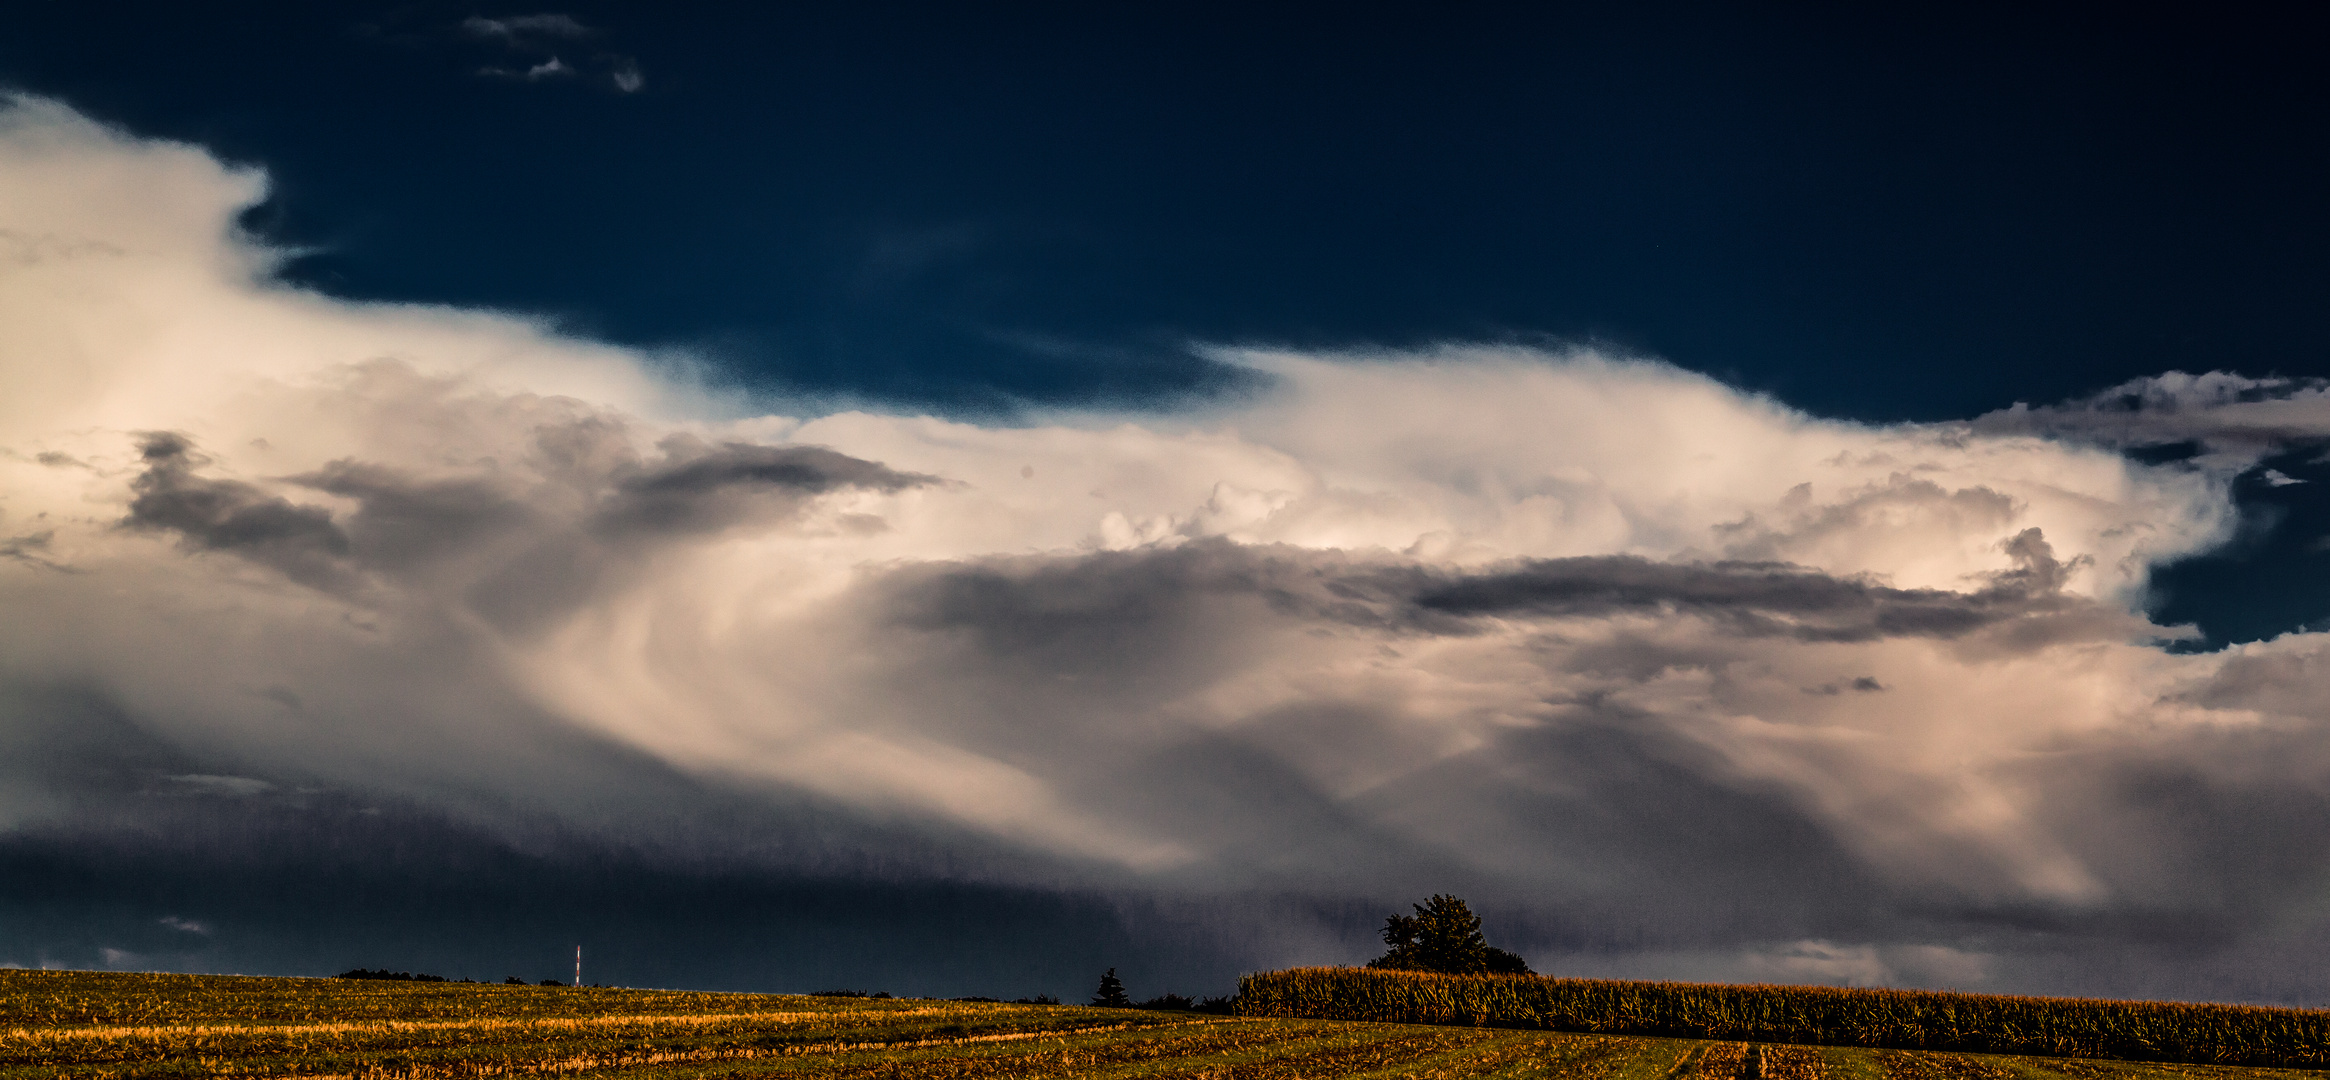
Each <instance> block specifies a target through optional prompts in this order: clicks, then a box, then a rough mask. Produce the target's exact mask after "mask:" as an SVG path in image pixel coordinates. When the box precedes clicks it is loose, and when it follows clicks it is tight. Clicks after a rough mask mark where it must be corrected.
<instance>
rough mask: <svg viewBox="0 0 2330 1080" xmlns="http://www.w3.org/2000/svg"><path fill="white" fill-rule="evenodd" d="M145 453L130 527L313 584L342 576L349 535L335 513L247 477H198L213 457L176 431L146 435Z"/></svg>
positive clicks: (133, 484) (133, 485)
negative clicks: (336, 521) (275, 492)
mask: <svg viewBox="0 0 2330 1080" xmlns="http://www.w3.org/2000/svg"><path fill="white" fill-rule="evenodd" d="M138 454H139V457H140V458H141V459H142V461H143V463H144V465H145V471H144V472H142V473H140V474H139V475H138V476H137V478H136V479H134V480H132V481H130V490H131V491H133V492H135V493H136V498H134V499H132V500H130V504H129V516H128V517H126V518H123V519H122V522H121V524H122V525H123V526H124V527H125V528H130V529H135V530H140V531H144V532H166V533H175V534H176V535H177V536H178V538H179V541H180V543H182V544H183V545H185V546H186V547H188V548H190V549H193V550H200V551H219V552H228V553H231V554H235V555H239V556H242V557H244V558H247V559H250V560H252V561H254V562H259V563H264V564H266V565H269V566H272V567H275V568H276V569H278V570H281V571H283V572H284V573H285V574H287V575H289V576H290V577H292V578H293V579H295V580H298V581H301V582H303V583H306V584H310V585H317V586H320V587H328V586H331V585H334V584H336V583H337V582H338V581H339V579H340V578H341V577H342V574H341V569H342V567H341V563H342V561H343V560H344V559H345V558H346V557H347V555H348V554H349V550H350V549H349V543H348V536H347V534H346V533H344V532H341V531H340V528H339V526H337V525H335V524H333V522H332V515H331V512H330V511H328V510H325V509H322V508H320V507H314V506H301V505H298V504H296V503H293V502H292V501H290V500H289V499H285V498H283V497H282V496H280V495H273V494H269V493H268V492H266V491H265V490H263V489H261V488H259V487H257V486H256V485H253V484H248V483H244V482H242V481H240V480H221V479H214V478H208V477H203V476H199V475H196V472H195V470H196V469H198V468H200V467H201V466H203V465H205V464H207V463H208V460H207V459H206V458H204V457H202V455H200V454H198V453H196V452H195V449H194V443H193V442H192V440H190V439H188V438H187V437H186V436H184V435H181V434H178V433H175V432H167V431H157V432H149V433H147V434H145V435H143V436H141V437H140V438H139V441H138Z"/></svg>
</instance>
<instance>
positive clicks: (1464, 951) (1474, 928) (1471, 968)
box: [1367, 893, 1533, 975]
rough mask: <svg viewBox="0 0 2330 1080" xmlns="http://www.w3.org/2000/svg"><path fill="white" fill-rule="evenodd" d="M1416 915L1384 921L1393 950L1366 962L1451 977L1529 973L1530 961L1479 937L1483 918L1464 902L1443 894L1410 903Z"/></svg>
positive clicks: (1387, 938) (1386, 937)
mask: <svg viewBox="0 0 2330 1080" xmlns="http://www.w3.org/2000/svg"><path fill="white" fill-rule="evenodd" d="M1410 906H1411V907H1414V908H1415V909H1416V913H1415V914H1414V915H1394V916H1392V917H1390V918H1388V919H1385V920H1384V923H1383V943H1384V944H1385V945H1387V946H1389V947H1390V951H1388V952H1386V953H1384V954H1383V955H1382V956H1378V957H1376V958H1375V959H1373V960H1370V961H1368V962H1367V966H1368V967H1371V968H1386V969H1390V970H1393V971H1437V972H1442V973H1445V974H1449V975H1481V974H1492V975H1529V974H1533V972H1531V971H1530V970H1529V962H1528V961H1526V960H1523V959H1521V958H1520V957H1519V956H1516V955H1514V954H1512V953H1509V952H1506V951H1505V950H1503V949H1500V948H1497V947H1495V946H1493V945H1490V944H1489V943H1488V939H1487V938H1484V937H1482V936H1481V920H1480V916H1478V915H1475V914H1473V913H1472V910H1471V909H1470V908H1467V907H1465V906H1464V901H1462V900H1459V899H1457V898H1456V897H1453V896H1449V895H1446V894H1444V893H1436V894H1434V895H1433V897H1432V899H1430V900H1427V901H1425V902H1424V903H1421V904H1412V905H1410Z"/></svg>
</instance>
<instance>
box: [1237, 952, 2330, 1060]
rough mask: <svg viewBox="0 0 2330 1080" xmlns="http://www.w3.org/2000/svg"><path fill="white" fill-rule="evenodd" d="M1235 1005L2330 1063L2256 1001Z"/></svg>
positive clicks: (2325, 1036)
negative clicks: (2203, 1003) (2250, 1004)
mask: <svg viewBox="0 0 2330 1080" xmlns="http://www.w3.org/2000/svg"><path fill="white" fill-rule="evenodd" d="M1238 1011H1239V1012H1241V1013H1243V1014H1245V1015H1248V1016H1281V1017H1297V1016H1299V1017H1306V1018H1312V1019H1328V1020H1366V1021H1374V1022H1399V1023H1420V1024H1476V1025H1484V1026H1489V1027H1516V1028H1541V1029H1546V1030H1552V1031H1572V1032H1589V1033H1594V1034H1604V1035H1654V1036H1668V1037H1683V1038H1700V1039H1721V1040H1739V1041H1756V1042H1773V1043H1798V1044H1807V1045H1816V1046H1857V1047H1865V1048H1872V1049H1894V1050H1950V1051H1960V1052H1967V1051H1971V1052H1974V1053H1986V1054H2044V1055H2048V1056H2051V1057H2079V1058H2110V1059H2120V1060H2126V1061H2173V1062H2186V1063H2191V1064H2206V1065H2244V1066H2251V1067H2266V1068H2308V1069H2319V1068H2324V1067H2330V1010H2323V1009H2281V1008H2262V1007H2256V1006H2246V1005H2197V1004H2185V1003H2180V1002H2167V1001H2104V1000H2094V999H2083V998H2036V997H2014V996H2008V995H2003V994H1960V993H1948V992H1941V991H1931V990H1876V989H1846V988H1840V987H1826V986H1729V985H1721V984H1708V983H1664V982H1658V983H1654V982H1620V981H1616V980H1608V979H1556V978H1547V977H1544V976H1538V975H1521V976H1514V975H1432V974H1423V973H1419V972H1410V971H1382V970H1373V969H1367V968H1296V969H1293V970H1291V971H1268V972H1262V973H1260V974H1255V975H1248V976H1246V977H1245V978H1244V979H1242V980H1240V982H1239V985H1238Z"/></svg>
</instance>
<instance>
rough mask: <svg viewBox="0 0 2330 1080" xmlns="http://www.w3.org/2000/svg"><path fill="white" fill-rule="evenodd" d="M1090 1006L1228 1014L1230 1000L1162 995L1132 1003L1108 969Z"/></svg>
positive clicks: (1122, 982)
mask: <svg viewBox="0 0 2330 1080" xmlns="http://www.w3.org/2000/svg"><path fill="white" fill-rule="evenodd" d="M1092 1004H1093V1005H1094V1006H1096V1007H1099V1008H1104V1009H1169V1010H1175V1011H1180V1012H1208V1013H1223V1014H1225V1015H1226V1014H1228V1013H1229V1011H1230V1004H1231V999H1230V998H1227V997H1209V998H1207V999H1205V1000H1203V1001H1198V1000H1196V999H1193V998H1191V997H1189V996H1187V995H1184V994H1163V995H1160V996H1157V997H1153V998H1150V999H1149V1000H1147V1001H1134V1000H1133V998H1132V995H1130V994H1127V993H1125V984H1124V981H1123V980H1121V979H1119V978H1117V977H1116V969H1115V968H1110V969H1108V971H1107V972H1105V973H1104V974H1102V975H1101V976H1100V988H1099V989H1097V990H1094V991H1093V992H1092Z"/></svg>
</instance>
